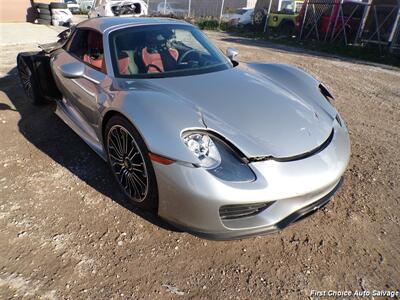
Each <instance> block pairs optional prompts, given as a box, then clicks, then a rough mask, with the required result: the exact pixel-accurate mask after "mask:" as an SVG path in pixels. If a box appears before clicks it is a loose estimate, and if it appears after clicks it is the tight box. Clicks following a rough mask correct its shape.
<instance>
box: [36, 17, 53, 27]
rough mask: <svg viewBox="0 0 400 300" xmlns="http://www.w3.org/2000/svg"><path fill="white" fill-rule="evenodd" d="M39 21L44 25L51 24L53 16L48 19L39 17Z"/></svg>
mask: <svg viewBox="0 0 400 300" xmlns="http://www.w3.org/2000/svg"><path fill="white" fill-rule="evenodd" d="M37 23H38V24H42V25H51V18H50V20H46V19H40V18H39V19H37Z"/></svg>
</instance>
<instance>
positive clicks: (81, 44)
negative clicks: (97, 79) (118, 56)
mask: <svg viewBox="0 0 400 300" xmlns="http://www.w3.org/2000/svg"><path fill="white" fill-rule="evenodd" d="M67 51H68V52H69V53H70V54H71V55H73V56H75V57H76V58H78V59H79V60H82V61H83V62H85V63H86V64H87V65H89V66H91V67H93V68H95V69H97V70H98V71H101V72H103V73H107V72H106V69H105V63H104V48H103V36H102V35H101V33H99V32H97V31H94V30H90V29H78V30H77V31H76V32H75V34H74V36H73V38H72V41H71V43H70V44H69V46H68V50H67Z"/></svg>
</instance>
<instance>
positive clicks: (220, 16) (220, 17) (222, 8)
mask: <svg viewBox="0 0 400 300" xmlns="http://www.w3.org/2000/svg"><path fill="white" fill-rule="evenodd" d="M224 4H225V0H222V3H221V12H220V14H219V25H221V21H222V13H223V12H224Z"/></svg>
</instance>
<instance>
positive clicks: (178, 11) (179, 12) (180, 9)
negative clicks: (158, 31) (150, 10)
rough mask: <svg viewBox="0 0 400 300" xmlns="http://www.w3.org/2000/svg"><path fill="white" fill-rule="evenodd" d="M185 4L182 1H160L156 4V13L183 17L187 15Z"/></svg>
mask: <svg viewBox="0 0 400 300" xmlns="http://www.w3.org/2000/svg"><path fill="white" fill-rule="evenodd" d="M188 12H189V11H188V9H187V6H185V5H183V4H182V3H175V2H164V1H163V2H160V3H159V4H158V5H157V14H159V15H172V16H177V17H184V16H187V15H188Z"/></svg>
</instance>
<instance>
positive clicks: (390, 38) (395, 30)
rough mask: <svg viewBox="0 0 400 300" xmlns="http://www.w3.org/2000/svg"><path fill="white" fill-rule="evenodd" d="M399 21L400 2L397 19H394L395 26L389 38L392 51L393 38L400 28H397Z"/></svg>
mask: <svg viewBox="0 0 400 300" xmlns="http://www.w3.org/2000/svg"><path fill="white" fill-rule="evenodd" d="M399 22H400V4H399V7H398V8H397V16H396V20H395V21H394V24H393V28H392V31H391V33H390V36H389V40H388V43H389V50H390V51H392V42H393V38H394V37H395V34H396V32H397V30H398V29H399V28H397V27H398V25H399Z"/></svg>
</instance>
